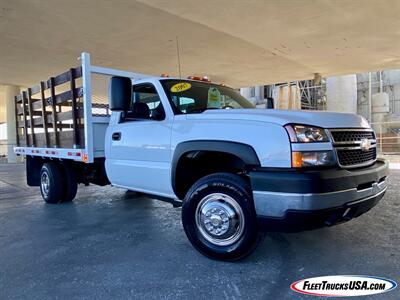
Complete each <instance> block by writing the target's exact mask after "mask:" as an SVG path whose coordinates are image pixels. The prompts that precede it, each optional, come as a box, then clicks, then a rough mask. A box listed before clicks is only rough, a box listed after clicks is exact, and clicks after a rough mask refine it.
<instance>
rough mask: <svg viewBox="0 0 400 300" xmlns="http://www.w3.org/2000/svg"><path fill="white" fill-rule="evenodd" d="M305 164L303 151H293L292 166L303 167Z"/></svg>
mask: <svg viewBox="0 0 400 300" xmlns="http://www.w3.org/2000/svg"><path fill="white" fill-rule="evenodd" d="M302 166H303V155H302V153H301V152H292V167H293V168H301V167H302Z"/></svg>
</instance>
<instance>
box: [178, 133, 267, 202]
mask: <svg viewBox="0 0 400 300" xmlns="http://www.w3.org/2000/svg"><path fill="white" fill-rule="evenodd" d="M192 151H215V152H223V153H229V154H232V155H234V156H237V157H238V158H240V159H241V160H243V162H244V163H245V164H246V166H254V167H257V166H258V167H259V166H260V165H261V164H260V160H259V159H258V156H257V153H256V151H255V150H254V149H253V147H251V146H250V145H247V144H243V143H239V142H231V141H215V140H196V141H187V142H182V143H180V144H178V145H177V146H176V148H175V151H174V154H173V158H172V162H171V181H172V182H171V183H172V189H173V191H174V193H175V194H177V193H176V169H177V166H178V162H179V160H180V159H181V157H182V156H183V155H185V154H186V153H188V152H192Z"/></svg>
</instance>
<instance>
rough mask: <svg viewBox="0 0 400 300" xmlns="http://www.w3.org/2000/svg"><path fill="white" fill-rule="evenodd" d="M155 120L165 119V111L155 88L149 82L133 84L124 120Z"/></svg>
mask: <svg viewBox="0 0 400 300" xmlns="http://www.w3.org/2000/svg"><path fill="white" fill-rule="evenodd" d="M140 119H144V120H157V121H161V120H164V119H165V111H164V108H163V106H162V103H161V99H160V97H159V95H158V93H157V90H156V88H155V87H154V85H152V84H151V83H144V84H138V85H134V86H133V90H132V101H131V105H130V110H129V111H128V112H127V114H126V117H125V120H126V121H130V120H140Z"/></svg>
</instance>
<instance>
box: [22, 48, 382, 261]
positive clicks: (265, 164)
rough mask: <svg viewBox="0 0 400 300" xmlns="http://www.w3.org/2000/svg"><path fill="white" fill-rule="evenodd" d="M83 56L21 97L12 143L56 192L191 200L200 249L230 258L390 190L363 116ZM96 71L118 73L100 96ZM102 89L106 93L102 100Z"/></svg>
mask: <svg viewBox="0 0 400 300" xmlns="http://www.w3.org/2000/svg"><path fill="white" fill-rule="evenodd" d="M81 64H82V65H81V66H79V67H78V68H74V69H70V70H69V71H68V72H66V73H63V74H61V75H59V76H57V77H52V78H50V79H49V80H48V81H47V82H42V83H41V84H40V85H39V86H36V87H32V88H30V89H28V91H27V92H24V93H22V94H21V95H19V96H16V99H15V102H16V118H17V122H16V131H17V133H18V147H16V148H15V152H16V153H17V154H20V155H25V156H26V166H27V181H28V185H30V186H40V190H41V194H42V196H43V199H44V200H45V201H46V202H48V203H60V202H64V201H70V200H72V199H73V198H74V197H75V195H76V191H77V185H78V184H79V183H83V184H89V183H94V184H98V185H106V184H111V185H113V186H116V187H121V188H124V189H128V190H133V191H138V192H142V193H146V194H149V195H151V197H153V198H158V199H161V200H167V201H170V202H171V203H173V204H174V205H177V206H178V205H179V206H180V205H182V224H183V228H184V230H185V232H186V235H187V237H188V239H189V240H190V242H191V243H192V244H193V246H194V247H195V248H196V249H197V250H198V251H200V252H201V253H203V254H205V255H207V256H209V257H211V258H215V259H223V260H231V261H232V260H237V259H240V258H243V257H245V256H246V255H248V254H249V253H251V252H252V250H253V249H254V248H255V247H256V245H257V241H258V240H259V236H260V232H263V231H300V230H307V229H313V228H317V227H321V226H329V225H334V224H337V223H341V222H344V221H348V220H350V219H352V218H356V217H358V216H360V215H361V214H363V213H365V212H366V211H368V210H369V209H371V208H372V207H373V206H375V205H376V204H377V203H378V202H379V201H380V200H381V198H382V197H383V195H384V193H385V191H386V188H387V184H386V178H387V174H388V166H387V163H386V162H385V161H383V160H379V159H377V153H376V150H377V149H376V139H375V134H374V132H373V130H372V129H371V127H370V125H369V124H368V122H367V121H366V120H365V119H363V118H362V117H360V116H357V115H354V114H344V113H331V112H305V111H281V110H266V109H255V108H254V106H253V105H252V104H251V103H250V102H248V101H247V100H246V99H245V98H243V97H242V96H241V95H240V94H239V93H238V92H237V91H236V90H234V89H231V88H228V87H226V86H224V85H218V84H214V83H211V82H209V81H208V80H205V79H204V78H191V79H180V78H168V77H153V76H147V75H142V74H137V73H130V72H125V71H118V70H113V69H108V68H102V67H96V66H92V65H91V64H90V57H89V55H88V54H87V53H83V54H82V55H81ZM95 76H101V77H102V79H103V81H104V79H106V81H104V82H109V87H107V86H105V87H104V86H103V88H100V89H99V90H100V91H101V90H102V92H99V93H98V95H97V96H95V95H94V94H95V92H94V88H95V87H97V86H98V83H96V82H95V80H94V77H95ZM80 85H81V87H77V86H80ZM60 86H64V89H62V88H61V89H59V90H57V87H60ZM101 93H102V95H103V98H102V99H103V100H104V99H106V98H108V99H107V100H106V101H107V102H108V103H104V101H103V103H95V100H96V99H99V98H101V97H100V96H99V95H100V94H101ZM107 93H108V96H107V97H105V95H106V94H107ZM35 95H39V96H36V97H35ZM108 104H109V105H108ZM95 109H97V112H95Z"/></svg>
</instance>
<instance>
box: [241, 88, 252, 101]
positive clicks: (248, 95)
mask: <svg viewBox="0 0 400 300" xmlns="http://www.w3.org/2000/svg"><path fill="white" fill-rule="evenodd" d="M251 89H252V88H251V87H245V88H241V89H240V95H242V96H243V97H245V98H246V99H247V100H250V98H251Z"/></svg>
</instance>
